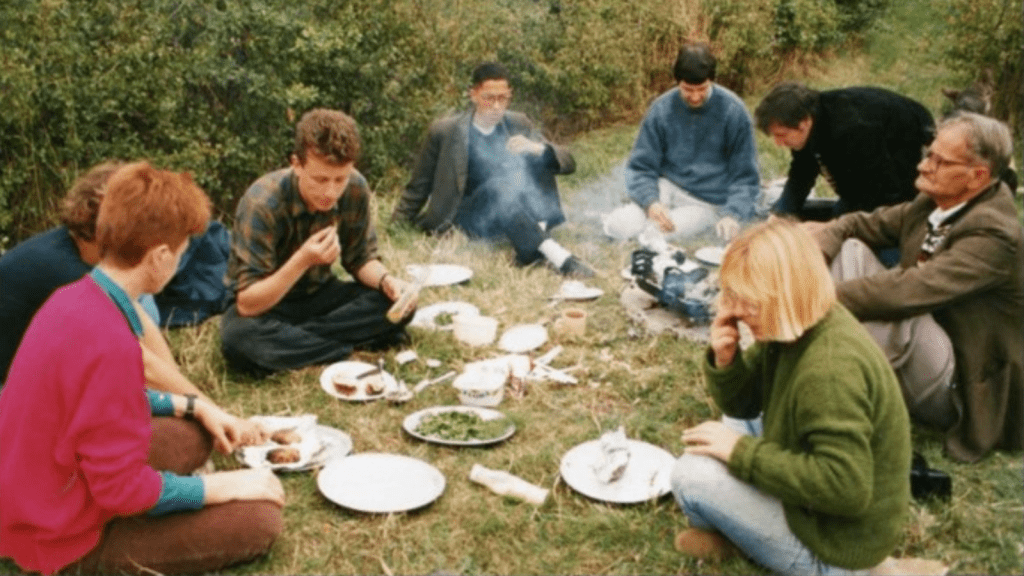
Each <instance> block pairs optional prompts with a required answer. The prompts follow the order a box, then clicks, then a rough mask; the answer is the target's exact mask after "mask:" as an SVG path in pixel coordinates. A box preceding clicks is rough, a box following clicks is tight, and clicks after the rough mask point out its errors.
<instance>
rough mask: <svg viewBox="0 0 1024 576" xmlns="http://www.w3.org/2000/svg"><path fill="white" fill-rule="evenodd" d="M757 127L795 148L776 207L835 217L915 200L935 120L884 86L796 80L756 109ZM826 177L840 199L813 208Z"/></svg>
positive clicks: (785, 211)
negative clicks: (822, 87) (811, 197)
mask: <svg viewBox="0 0 1024 576" xmlns="http://www.w3.org/2000/svg"><path fill="white" fill-rule="evenodd" d="M754 115H755V117H756V120H757V126H758V128H759V129H761V130H762V131H763V132H764V133H766V134H768V135H770V136H771V137H772V139H773V140H774V141H775V143H776V144H778V145H780V146H785V147H787V148H790V149H791V150H792V151H793V152H792V154H793V160H792V162H791V163H790V165H789V178H788V179H787V181H786V185H785V187H784V188H783V191H782V196H781V197H780V198H779V200H778V202H776V204H775V206H774V208H773V212H775V213H776V214H793V215H796V216H799V217H801V218H804V219H813V220H828V219H830V218H833V217H835V216H839V215H840V214H845V213H847V212H855V211H858V210H862V211H871V210H874V209H875V208H877V207H879V206H886V205H891V204H898V203H900V202H905V201H907V200H911V199H913V198H914V196H915V195H916V194H917V190H916V189H915V188H914V179H915V178H916V177H917V164H918V162H920V161H921V152H922V150H923V148H924V147H925V146H927V145H928V144H929V143H931V141H932V139H933V138H934V137H935V121H934V120H933V119H932V115H931V113H930V112H929V111H928V110H927V109H926V108H925V107H924V106H922V105H921V104H919V103H918V102H915V101H914V100H911V99H909V98H906V97H904V96H900V95H899V94H896V93H894V92H890V91H888V90H883V89H881V88H869V87H854V88H842V89H839V90H829V91H825V92H818V91H817V90H813V89H811V88H808V87H806V86H804V85H802V84H797V83H789V82H787V83H783V84H779V85H778V86H776V87H775V88H773V89H772V91H771V92H769V93H768V95H767V96H765V98H764V100H762V101H761V103H760V104H758V106H757V109H756V110H755V111H754ZM818 174H821V175H823V176H824V177H825V179H826V180H827V181H828V182H829V184H830V185H831V186H832V188H833V190H835V193H836V195H837V196H838V197H839V198H838V200H837V201H835V202H826V203H824V204H818V205H817V206H812V205H811V204H810V203H806V199H807V195H808V193H810V191H811V188H812V187H813V186H814V182H815V180H816V179H817V178H818Z"/></svg>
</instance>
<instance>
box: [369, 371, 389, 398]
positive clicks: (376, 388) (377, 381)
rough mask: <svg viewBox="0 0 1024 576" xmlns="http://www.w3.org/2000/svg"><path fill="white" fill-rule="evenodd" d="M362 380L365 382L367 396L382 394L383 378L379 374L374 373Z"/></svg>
mask: <svg viewBox="0 0 1024 576" xmlns="http://www.w3.org/2000/svg"><path fill="white" fill-rule="evenodd" d="M364 382H365V384H366V395H367V396H376V395H377V394H383V393H384V388H385V385H384V379H383V378H381V377H380V375H379V374H378V375H376V376H373V377H372V378H367V379H365V381H364Z"/></svg>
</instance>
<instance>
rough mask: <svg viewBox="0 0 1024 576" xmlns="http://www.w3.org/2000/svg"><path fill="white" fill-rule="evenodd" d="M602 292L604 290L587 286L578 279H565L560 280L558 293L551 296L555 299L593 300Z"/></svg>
mask: <svg viewBox="0 0 1024 576" xmlns="http://www.w3.org/2000/svg"><path fill="white" fill-rule="evenodd" d="M602 294H604V290H601V289H600V288H595V287H593V286H587V285H586V284H584V283H583V282H580V281H579V280H566V281H565V282H562V286H561V288H559V290H558V293H557V294H555V295H554V296H552V298H554V299H557V300H593V299H594V298H599V297H600V296H601V295H602Z"/></svg>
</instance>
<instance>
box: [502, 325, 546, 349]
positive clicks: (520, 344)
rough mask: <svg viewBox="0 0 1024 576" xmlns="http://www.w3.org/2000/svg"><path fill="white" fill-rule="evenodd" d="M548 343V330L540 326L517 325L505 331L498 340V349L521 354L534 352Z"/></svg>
mask: <svg viewBox="0 0 1024 576" xmlns="http://www.w3.org/2000/svg"><path fill="white" fill-rule="evenodd" d="M547 341H548V329H547V328H545V327H543V326H541V325H540V324H518V325H516V326H513V327H511V328H509V329H508V330H506V331H505V333H504V334H502V335H501V338H500V339H499V340H498V348H501V349H502V350H504V351H505V352H512V353H513V354H521V353H523V352H529V351H530V350H536V349H537V348H540V347H541V346H543V345H544V343H545V342H547Z"/></svg>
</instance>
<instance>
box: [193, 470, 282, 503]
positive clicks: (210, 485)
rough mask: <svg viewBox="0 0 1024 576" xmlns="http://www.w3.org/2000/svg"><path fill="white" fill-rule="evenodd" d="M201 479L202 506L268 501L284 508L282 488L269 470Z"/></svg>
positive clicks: (214, 475)
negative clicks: (233, 502)
mask: <svg viewBox="0 0 1024 576" xmlns="http://www.w3.org/2000/svg"><path fill="white" fill-rule="evenodd" d="M202 478H203V489H204V493H205V496H204V498H203V504H204V505H210V504H223V503H224V502H231V501H233V500H268V501H270V502H273V503H275V504H278V505H280V506H284V486H282V485H281V481H280V480H278V478H277V476H275V475H274V473H273V472H271V471H270V469H269V468H253V469H245V470H231V471H227V472H214V473H213V474H206V475H205V476H203V477H202Z"/></svg>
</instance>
